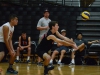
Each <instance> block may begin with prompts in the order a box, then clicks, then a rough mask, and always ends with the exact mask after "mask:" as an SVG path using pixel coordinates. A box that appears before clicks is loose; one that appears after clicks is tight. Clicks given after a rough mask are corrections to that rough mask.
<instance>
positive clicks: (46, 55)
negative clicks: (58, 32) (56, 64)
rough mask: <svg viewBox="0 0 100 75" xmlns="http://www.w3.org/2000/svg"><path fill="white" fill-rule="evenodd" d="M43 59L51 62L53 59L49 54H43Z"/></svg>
mask: <svg viewBox="0 0 100 75" xmlns="http://www.w3.org/2000/svg"><path fill="white" fill-rule="evenodd" d="M43 58H44V59H45V60H50V59H51V57H50V55H48V54H47V53H44V54H43Z"/></svg>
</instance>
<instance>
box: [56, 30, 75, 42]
mask: <svg viewBox="0 0 100 75" xmlns="http://www.w3.org/2000/svg"><path fill="white" fill-rule="evenodd" d="M56 35H57V36H58V37H59V38H61V39H63V40H65V41H67V42H69V43H72V44H74V42H73V41H72V40H70V39H69V38H67V37H64V36H63V35H61V34H60V33H59V32H58V31H57V32H56Z"/></svg>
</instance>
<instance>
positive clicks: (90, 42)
mask: <svg viewBox="0 0 100 75" xmlns="http://www.w3.org/2000/svg"><path fill="white" fill-rule="evenodd" d="M96 42H99V41H98V40H94V41H89V42H88V44H92V43H96Z"/></svg>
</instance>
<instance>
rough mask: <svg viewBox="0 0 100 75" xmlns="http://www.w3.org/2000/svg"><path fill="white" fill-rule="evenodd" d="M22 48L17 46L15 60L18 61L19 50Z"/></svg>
mask: <svg viewBox="0 0 100 75" xmlns="http://www.w3.org/2000/svg"><path fill="white" fill-rule="evenodd" d="M21 50H22V49H21V48H20V47H17V53H16V54H17V56H16V62H19V56H20V51H21Z"/></svg>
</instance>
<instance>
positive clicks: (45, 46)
mask: <svg viewBox="0 0 100 75" xmlns="http://www.w3.org/2000/svg"><path fill="white" fill-rule="evenodd" d="M49 35H55V33H54V34H52V32H51V31H50V30H49V31H48V32H47V34H44V37H43V39H42V41H41V42H40V44H39V45H38V46H37V51H40V50H41V51H49V50H50V49H51V48H52V46H53V42H54V41H53V40H47V37H48V36H49Z"/></svg>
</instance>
